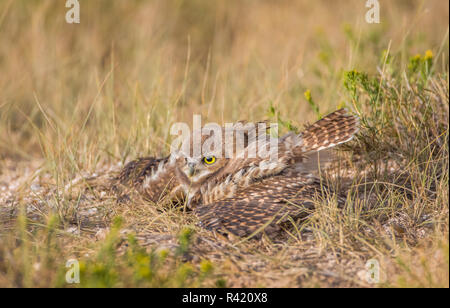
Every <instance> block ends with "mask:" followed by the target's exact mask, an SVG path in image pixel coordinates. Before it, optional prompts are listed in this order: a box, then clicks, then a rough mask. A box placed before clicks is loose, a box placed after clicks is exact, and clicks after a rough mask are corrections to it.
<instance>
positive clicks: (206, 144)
mask: <svg viewBox="0 0 450 308" xmlns="http://www.w3.org/2000/svg"><path fill="white" fill-rule="evenodd" d="M194 134H195V133H193V134H192V135H191V136H190V137H189V138H188V139H186V140H184V141H183V144H182V146H181V150H180V151H179V152H178V155H179V156H181V158H182V159H181V162H180V163H179V164H178V170H179V172H181V173H182V174H183V178H184V179H185V181H187V183H185V184H188V185H190V186H192V185H201V184H203V183H204V182H206V181H207V180H208V179H209V178H210V177H212V176H213V175H215V174H217V173H218V172H220V170H222V169H223V168H224V167H225V166H226V164H227V162H228V161H229V159H228V158H225V157H224V154H223V146H224V145H225V143H224V141H223V140H222V139H221V138H217V136H218V135H217V134H219V132H216V135H215V134H214V133H211V134H210V135H201V136H200V137H198V138H196V137H194V136H193V135H194ZM220 134H222V133H220ZM186 143H187V145H189V147H187V148H186Z"/></svg>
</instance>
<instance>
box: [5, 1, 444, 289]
mask: <svg viewBox="0 0 450 308" xmlns="http://www.w3.org/2000/svg"><path fill="white" fill-rule="evenodd" d="M380 2H381V9H382V12H381V19H382V23H381V24H380V25H370V24H367V23H365V21H364V14H365V12H366V8H365V7H364V2H363V1H345V2H344V1H342V2H338V1H333V2H328V1H276V2H274V1H245V2H242V1H227V2H226V4H225V2H224V1H208V2H206V1H197V0H194V1H182V0H174V1H153V2H144V1H122V0H118V1H114V2H112V1H106V0H104V1H103V0H102V1H100V0H99V1H83V0H81V1H80V4H81V10H82V15H81V24H79V25H69V24H66V23H65V20H64V16H65V10H66V9H65V7H64V5H63V4H61V3H59V4H57V3H56V2H52V1H25V0H22V1H20V0H18V1H10V0H6V1H1V2H0V286H13V287H14V286H29V287H41V286H42V287H43V286H68V285H67V284H66V283H65V280H64V275H65V271H66V268H65V263H66V261H67V260H68V259H69V258H73V257H75V258H77V259H78V260H80V262H81V272H82V280H81V286H119V287H121V286H153V287H154V286H163V287H173V286H231V287H237V286H244V287H258V286H263V287H286V286H287V287H293V286H304V287H314V286H319V287H334V286H337V287H343V286H353V287H373V286H381V287H397V286H398V287H448V285H449V281H448V279H449V278H448V277H449V273H448V267H449V263H448V251H449V248H448V228H449V227H448V226H449V225H448V217H449V216H448V215H449V213H448V114H449V113H448V111H449V110H448V85H449V80H448V47H449V45H448V20H449V18H448V3H447V2H446V1H440V0H433V1H400V0H398V1H389V2H388V1H380ZM427 50H429V52H428V53H427V52H426V51H427ZM418 54H419V55H418ZM416 55H417V56H416ZM307 90H310V91H308V93H310V94H311V96H310V95H306V98H305V95H304V93H305V91H307ZM342 105H346V106H348V107H350V108H351V109H353V110H354V111H355V112H356V113H358V114H359V115H360V117H361V119H362V126H363V127H362V130H361V133H360V134H359V135H358V137H357V138H356V139H355V140H354V141H352V143H351V144H349V146H348V147H342V148H341V150H342V151H340V153H341V154H340V157H341V160H340V161H339V163H337V164H336V165H335V166H334V168H332V169H330V171H328V172H327V173H326V174H323V178H324V180H326V181H329V183H330V185H332V186H335V188H336V189H338V190H342V191H346V192H347V193H348V196H349V201H348V202H347V205H346V207H345V208H344V209H343V210H341V209H338V208H337V207H336V206H335V203H334V201H333V200H328V202H319V201H318V202H317V209H316V211H314V212H313V213H311V215H310V217H309V218H308V219H307V220H306V221H305V222H303V223H302V224H301V225H299V226H297V229H296V228H293V229H290V230H289V233H286V234H283V235H281V236H280V238H278V239H268V238H263V239H262V240H252V239H251V240H246V241H241V240H239V239H234V240H227V239H222V238H216V237H215V236H214V235H213V234H211V233H210V232H208V231H205V230H203V229H201V228H198V227H197V226H196V218H195V217H194V216H193V215H191V214H190V213H184V212H182V211H179V210H178V209H176V208H170V207H169V208H167V207H164V206H163V205H160V204H157V205H149V204H146V203H145V202H143V201H140V200H139V198H136V199H135V200H134V201H133V202H131V203H128V204H118V203H117V202H116V199H115V196H114V195H113V194H111V193H110V191H109V189H108V185H107V182H108V178H109V177H110V176H112V175H113V174H114V172H116V171H117V170H118V169H119V168H120V166H121V165H123V163H124V162H126V161H128V160H130V159H133V158H135V157H138V156H144V155H154V156H160V155H163V154H167V152H168V150H169V148H168V146H167V145H168V143H169V141H170V136H169V128H170V125H171V124H172V123H174V122H181V121H183V122H187V123H191V122H192V114H193V113H196V114H201V115H202V119H203V121H205V122H206V121H215V122H218V123H222V122H231V121H236V120H240V119H248V120H250V121H252V120H261V119H267V118H269V119H271V120H278V121H279V122H280V123H281V124H282V125H281V126H282V128H283V130H284V131H286V130H288V129H289V127H290V125H293V126H297V127H301V124H302V123H305V122H306V121H309V122H311V121H314V120H315V119H316V117H317V116H318V114H317V112H316V111H317V109H318V113H319V115H320V114H325V113H327V112H328V111H332V110H334V109H336V108H337V107H338V106H342ZM114 217H120V219H119V218H116V219H114ZM114 220H115V222H114V223H113V221H114ZM369 259H377V260H378V261H379V263H380V265H381V281H380V283H379V284H368V283H367V282H366V281H365V279H364V270H365V264H366V262H367V260H369Z"/></svg>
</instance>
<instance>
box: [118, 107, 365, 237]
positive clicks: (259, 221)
mask: <svg viewBox="0 0 450 308" xmlns="http://www.w3.org/2000/svg"><path fill="white" fill-rule="evenodd" d="M358 126H359V123H358V119H357V118H356V117H355V116H352V115H349V114H348V113H347V111H346V110H345V109H341V110H338V111H336V112H334V113H331V114H330V115H328V116H326V117H324V118H323V119H321V120H319V121H317V122H316V123H314V124H312V125H310V126H308V127H306V129H305V130H304V131H303V132H302V133H300V134H294V133H288V134H287V135H285V136H283V137H281V138H279V139H278V143H277V151H278V157H277V159H276V160H275V161H274V160H269V158H264V157H262V158H261V157H254V158H252V157H248V156H247V152H249V151H250V149H251V147H252V146H256V141H255V140H248V141H247V143H246V144H245V148H244V149H243V150H242V152H241V154H243V155H242V156H235V157H232V158H220V159H218V161H217V162H216V163H215V164H212V166H206V165H205V164H203V163H202V158H204V157H205V156H202V157H191V156H192V154H190V155H191V156H186V155H183V154H182V153H180V152H175V153H172V154H171V155H170V156H168V157H165V158H160V159H158V158H142V159H138V160H135V161H133V162H130V163H128V164H127V165H126V166H125V167H124V169H123V170H122V172H121V174H120V177H119V178H120V182H121V183H122V184H123V185H126V186H129V187H134V188H135V189H136V190H137V191H138V192H139V193H141V194H142V195H144V196H145V197H146V198H147V199H149V200H151V201H153V202H158V201H160V200H162V199H163V198H168V199H171V198H173V197H174V196H177V197H178V198H179V197H180V196H182V197H183V198H184V199H185V200H186V202H187V203H186V204H187V207H188V208H190V209H193V212H194V213H195V214H196V215H197V216H198V217H199V220H200V224H201V226H203V227H204V228H207V229H209V230H214V231H217V232H220V233H228V234H229V233H232V234H234V235H237V236H248V235H251V234H253V233H255V232H257V231H263V230H264V231H265V232H269V231H273V230H276V229H277V226H279V224H280V223H284V222H286V221H288V220H289V217H290V218H292V219H294V220H296V219H298V218H301V217H304V216H305V215H306V213H308V212H310V211H311V210H312V209H313V205H314V200H317V198H323V197H324V195H330V193H331V192H330V190H329V189H328V188H327V187H326V186H325V185H324V184H323V183H321V181H320V180H319V179H318V178H315V177H314V176H312V170H311V169H312V168H314V167H316V168H317V165H316V166H314V164H311V163H310V164H308V163H307V162H308V157H311V155H312V154H315V153H317V152H318V151H321V150H324V149H328V148H331V147H334V146H336V145H338V144H340V143H344V142H347V141H349V140H350V139H352V138H353V136H354V134H355V133H356V132H357V131H358ZM201 142H203V140H202V141H201ZM315 155H317V154H315ZM188 165H189V166H190V168H191V169H190V171H189V172H188V170H189V169H188ZM337 202H338V204H339V205H342V204H343V203H344V202H345V199H344V198H342V197H337Z"/></svg>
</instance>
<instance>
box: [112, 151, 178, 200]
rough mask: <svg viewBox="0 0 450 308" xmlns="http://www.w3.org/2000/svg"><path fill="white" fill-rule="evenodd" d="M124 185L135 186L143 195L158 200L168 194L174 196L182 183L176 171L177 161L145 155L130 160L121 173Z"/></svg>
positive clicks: (121, 181)
mask: <svg viewBox="0 0 450 308" xmlns="http://www.w3.org/2000/svg"><path fill="white" fill-rule="evenodd" d="M119 181H120V183H121V184H122V185H125V186H127V187H133V188H134V189H136V190H137V191H138V192H139V193H141V194H142V195H143V197H144V198H145V199H147V200H150V201H152V202H155V203H156V202H158V201H160V200H162V199H163V198H165V197H166V196H170V197H173V196H174V195H175V194H176V193H177V192H178V191H179V189H178V188H179V186H180V183H179V182H178V180H177V176H176V173H175V161H174V160H172V159H171V158H170V156H168V157H165V158H154V157H145V158H139V159H136V160H134V161H131V162H129V163H128V164H126V165H125V167H124V168H123V169H122V172H121V173H120V175H119Z"/></svg>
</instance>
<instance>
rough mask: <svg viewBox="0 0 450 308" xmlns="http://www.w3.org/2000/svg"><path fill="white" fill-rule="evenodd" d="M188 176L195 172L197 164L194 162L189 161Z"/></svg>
mask: <svg viewBox="0 0 450 308" xmlns="http://www.w3.org/2000/svg"><path fill="white" fill-rule="evenodd" d="M188 168H189V170H188V176H189V177H191V176H193V175H194V173H195V164H194V163H188Z"/></svg>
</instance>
